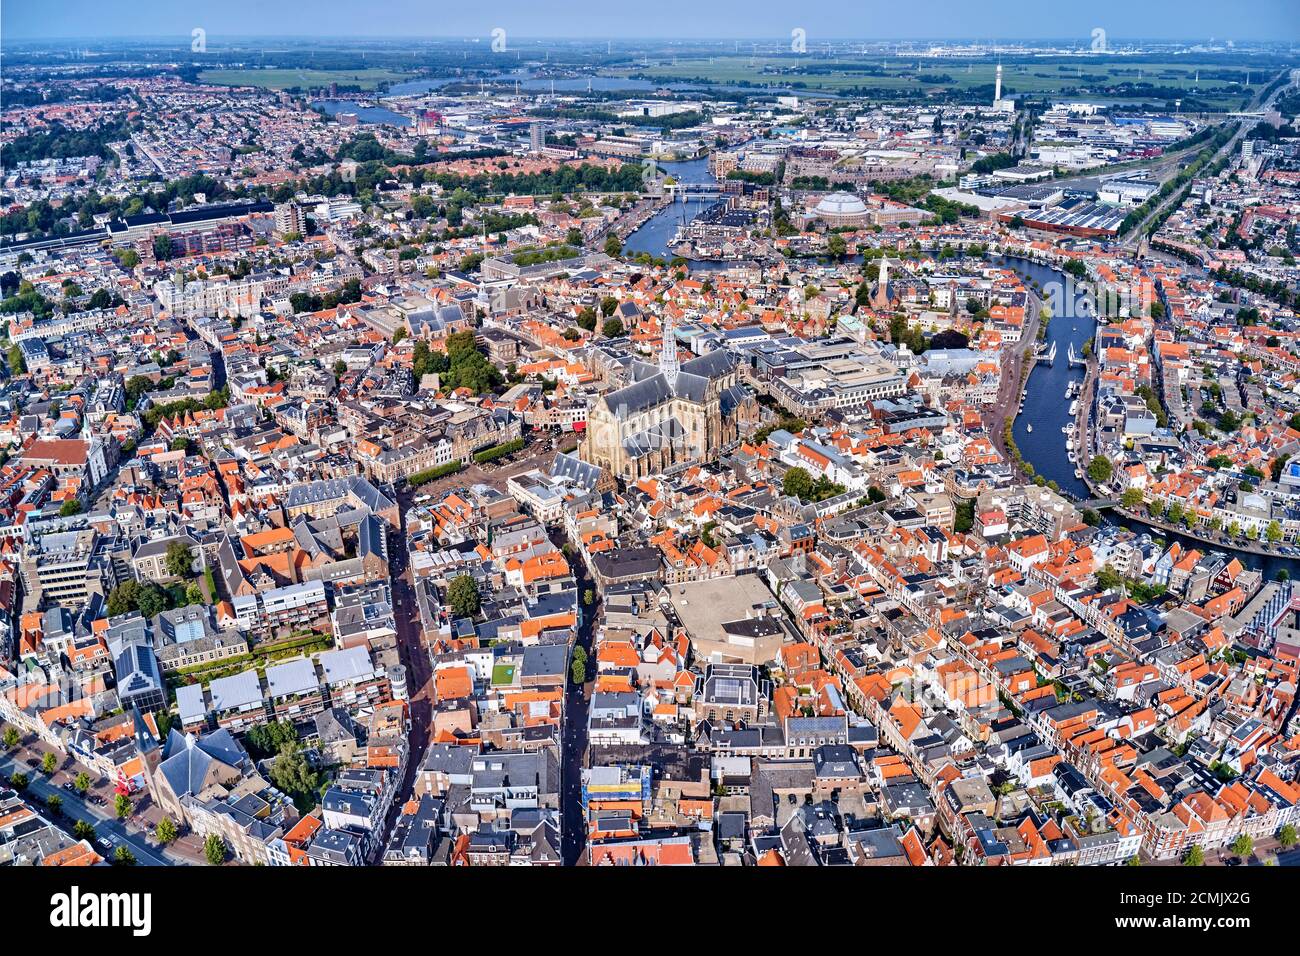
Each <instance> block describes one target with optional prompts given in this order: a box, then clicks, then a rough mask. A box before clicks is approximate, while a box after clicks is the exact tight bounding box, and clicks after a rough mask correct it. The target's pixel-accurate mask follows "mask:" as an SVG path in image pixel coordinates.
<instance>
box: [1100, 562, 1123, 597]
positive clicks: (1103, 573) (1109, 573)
mask: <svg viewBox="0 0 1300 956" xmlns="http://www.w3.org/2000/svg"><path fill="white" fill-rule="evenodd" d="M1096 581H1097V587H1099V588H1101V589H1102V590H1103V591H1113V590H1115V589H1116V588H1122V587H1123V586H1124V579H1123V578H1122V577H1120V576H1119V574H1118V573H1117V572H1116V571H1115V569H1114V568H1112V567H1111V566H1110V565H1109V564H1108V565H1106V566H1105V567H1104V568H1102V569H1101V570H1100V571H1098V572H1097V574H1096Z"/></svg>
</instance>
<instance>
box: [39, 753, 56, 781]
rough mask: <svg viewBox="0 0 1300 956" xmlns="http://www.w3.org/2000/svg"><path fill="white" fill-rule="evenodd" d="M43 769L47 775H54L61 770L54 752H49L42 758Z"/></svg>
mask: <svg viewBox="0 0 1300 956" xmlns="http://www.w3.org/2000/svg"><path fill="white" fill-rule="evenodd" d="M41 769H42V770H43V771H45V773H46V774H47V775H49V774H52V773H54V771H55V770H57V769H59V758H58V757H56V756H54V751H53V750H51V751H48V752H47V753H46V754H45V756H44V757H42V758H41Z"/></svg>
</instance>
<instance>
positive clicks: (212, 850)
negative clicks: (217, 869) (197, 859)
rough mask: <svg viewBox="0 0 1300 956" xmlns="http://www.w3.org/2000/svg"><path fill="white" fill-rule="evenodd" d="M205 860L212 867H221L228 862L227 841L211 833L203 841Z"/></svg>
mask: <svg viewBox="0 0 1300 956" xmlns="http://www.w3.org/2000/svg"><path fill="white" fill-rule="evenodd" d="M203 858H204V859H205V860H207V861H208V864H209V865H210V866H220V865H221V864H222V863H225V862H226V841H225V840H223V839H221V837H219V836H218V835H217V834H215V833H209V834H208V836H207V839H206V840H204V841H203Z"/></svg>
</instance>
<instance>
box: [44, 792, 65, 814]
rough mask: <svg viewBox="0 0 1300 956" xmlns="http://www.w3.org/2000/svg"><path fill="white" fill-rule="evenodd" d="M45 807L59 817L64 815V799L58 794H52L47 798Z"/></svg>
mask: <svg viewBox="0 0 1300 956" xmlns="http://www.w3.org/2000/svg"><path fill="white" fill-rule="evenodd" d="M45 806H46V807H48V808H49V811H50V813H52V814H54V815H55V816H56V817H57V816H59V815H60V814H61V813H63V798H62V797H61V796H59V795H58V794H57V793H52V794H50V795H49V796H48V797H46V798H45Z"/></svg>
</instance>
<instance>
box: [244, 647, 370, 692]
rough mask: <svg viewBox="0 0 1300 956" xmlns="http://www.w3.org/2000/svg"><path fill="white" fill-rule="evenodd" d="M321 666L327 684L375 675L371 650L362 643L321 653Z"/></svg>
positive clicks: (363, 678) (365, 678)
mask: <svg viewBox="0 0 1300 956" xmlns="http://www.w3.org/2000/svg"><path fill="white" fill-rule="evenodd" d="M320 666H321V671H322V672H323V673H324V675H325V683H326V684H337V683H339V682H341V681H354V680H368V679H369V678H371V677H373V676H374V675H375V666H374V664H373V663H372V662H371V660H370V652H369V651H368V650H367V649H366V648H365V647H364V646H361V645H358V646H356V647H349V648H345V649H344V650H341V651H326V652H325V653H324V654H321V655H320ZM268 673H269V671H268Z"/></svg>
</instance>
